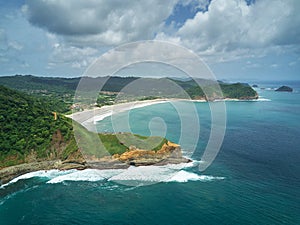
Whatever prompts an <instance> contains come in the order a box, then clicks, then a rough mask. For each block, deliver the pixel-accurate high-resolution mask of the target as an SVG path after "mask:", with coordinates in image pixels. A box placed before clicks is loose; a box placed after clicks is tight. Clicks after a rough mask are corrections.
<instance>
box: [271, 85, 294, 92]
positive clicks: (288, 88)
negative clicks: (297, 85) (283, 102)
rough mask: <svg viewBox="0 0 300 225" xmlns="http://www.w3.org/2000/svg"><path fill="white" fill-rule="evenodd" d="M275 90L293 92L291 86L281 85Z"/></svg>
mask: <svg viewBox="0 0 300 225" xmlns="http://www.w3.org/2000/svg"><path fill="white" fill-rule="evenodd" d="M275 91H285V92H293V88H291V87H289V86H281V87H280V88H278V89H276V90H275Z"/></svg>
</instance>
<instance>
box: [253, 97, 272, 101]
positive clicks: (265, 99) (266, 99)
mask: <svg viewBox="0 0 300 225" xmlns="http://www.w3.org/2000/svg"><path fill="white" fill-rule="evenodd" d="M253 101H256V102H270V101H271V99H268V98H258V99H255V100H253Z"/></svg>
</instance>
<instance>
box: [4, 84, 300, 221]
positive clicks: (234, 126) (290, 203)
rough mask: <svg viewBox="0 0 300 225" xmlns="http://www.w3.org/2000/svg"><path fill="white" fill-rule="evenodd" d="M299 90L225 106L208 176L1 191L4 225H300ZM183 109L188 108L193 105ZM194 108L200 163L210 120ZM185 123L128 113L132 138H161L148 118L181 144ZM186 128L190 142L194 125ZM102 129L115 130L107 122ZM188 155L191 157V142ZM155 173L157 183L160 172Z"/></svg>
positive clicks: (165, 107)
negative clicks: (220, 139) (218, 143)
mask: <svg viewBox="0 0 300 225" xmlns="http://www.w3.org/2000/svg"><path fill="white" fill-rule="evenodd" d="M299 84H300V83H295V82H294V83H293V84H292V87H293V88H294V92H293V93H282V92H274V91H272V90H260V89H257V90H258V92H259V94H260V96H262V97H263V98H265V99H270V100H271V101H257V102H226V108H227V111H226V112H227V113H226V116H227V126H226V134H225V138H224V142H223V145H222V147H221V149H220V152H219V154H218V155H217V157H216V159H215V161H214V162H213V163H212V164H211V166H210V167H208V169H207V170H205V171H204V172H199V170H198V167H188V168H183V169H181V170H180V171H181V172H182V171H184V172H185V173H183V174H181V178H185V177H184V176H186V177H187V179H189V178H188V177H189V176H194V179H189V181H187V182H180V181H182V180H180V179H179V180H176V179H173V181H166V180H164V182H158V183H155V184H153V185H146V186H139V187H136V186H126V185H123V184H122V183H120V182H116V181H113V180H108V178H105V179H98V181H78V176H77V177H76V178H77V181H75V180H76V179H73V181H67V180H64V179H62V180H64V181H63V182H58V183H55V182H53V183H47V182H48V181H49V180H51V179H52V178H56V179H57V177H59V176H61V175H62V174H53V175H51V176H50V175H49V174H48V176H40V177H33V178H30V179H24V180H19V181H17V182H15V183H13V184H10V185H8V186H6V187H4V188H2V189H0V224H1V225H2V224H3V225H5V224H300V148H299V146H300V85H299ZM263 85H264V86H265V87H278V84H273V86H272V84H263ZM263 85H262V86H263ZM181 104H182V108H184V109H185V108H187V105H186V104H194V103H189V102H183V103H181ZM216 104H217V103H216ZM195 106H196V109H197V113H198V115H199V122H200V134H199V136H200V139H199V142H198V143H197V147H196V151H195V152H194V153H193V154H192V155H191V157H192V158H193V159H195V160H197V161H199V160H200V159H201V155H202V153H203V150H204V148H205V146H206V144H207V140H208V138H209V133H210V129H211V126H210V122H211V121H210V120H211V119H210V111H209V107H208V104H207V103H195ZM124 115H125V114H124ZM124 115H122V114H120V115H118V118H116V121H117V122H116V123H118V124H121V123H122V121H123V119H124V117H123V116H124ZM180 116H188V115H186V114H185V111H184V110H183V111H182V115H178V114H177V113H176V111H175V110H174V108H173V107H172V105H170V104H160V105H152V106H149V107H146V108H139V109H135V110H131V112H130V127H131V129H132V130H131V131H133V132H134V133H139V134H145V135H149V134H150V132H151V131H150V130H152V132H154V134H159V132H161V130H160V129H161V128H162V127H161V126H159V125H157V124H156V122H159V121H152V122H153V123H152V125H151V126H150V128H149V121H151V118H153V117H159V118H161V119H163V120H164V122H165V125H166V126H165V127H166V131H167V132H166V134H167V138H169V139H170V140H172V141H175V142H178V141H179V140H180V131H181V129H180ZM187 126H188V128H189V129H190V130H191V135H188V137H190V138H193V129H194V127H196V125H195V124H194V123H191V124H187ZM98 128H99V130H101V131H111V130H112V125H111V122H110V120H109V119H105V120H104V121H102V122H100V123H99V124H98ZM158 128H160V129H158ZM125 130H126V129H125ZM183 148H184V150H186V151H188V148H189V139H188V138H187V140H186V141H183ZM150 169H151V168H150ZM167 172H168V171H167ZM57 173H58V172H57ZM108 173H109V172H108ZM152 174H153V176H155V177H156V178H157V179H159V176H160V175H159V174H158V175H157V174H155V171H154V172H152ZM144 175H145V177H146V178H147V176H148V175H147V174H144ZM196 175H197V177H196V178H195V176H196ZM201 175H206V176H207V177H204V178H203V177H201ZM79 176H83V177H85V178H86V177H88V176H89V175H88V174H87V173H86V174H79ZM107 176H108V177H114V175H111V174H110V175H107ZM73 178H74V177H73ZM123 178H124V179H128V176H123ZM218 178H222V179H218ZM71 180H72V179H71Z"/></svg>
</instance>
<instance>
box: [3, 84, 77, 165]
mask: <svg viewBox="0 0 300 225" xmlns="http://www.w3.org/2000/svg"><path fill="white" fill-rule="evenodd" d="M76 150H77V146H76V143H75V139H74V137H73V131H72V121H71V120H70V119H68V118H65V117H64V116H62V115H60V114H57V117H56V118H55V115H54V112H53V111H52V108H51V103H49V102H47V101H44V100H42V99H40V98H35V97H33V96H29V95H27V94H24V93H21V92H17V91H14V90H11V89H8V88H6V87H3V86H0V168H1V167H5V166H9V165H15V164H19V163H22V162H28V161H35V160H39V159H65V158H66V157H67V156H68V155H69V154H70V153H72V152H75V151H76Z"/></svg>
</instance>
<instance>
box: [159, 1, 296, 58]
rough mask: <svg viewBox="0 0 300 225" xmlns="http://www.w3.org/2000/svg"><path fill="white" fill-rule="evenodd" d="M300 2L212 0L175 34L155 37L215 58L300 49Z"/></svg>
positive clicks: (249, 55)
mask: <svg viewBox="0 0 300 225" xmlns="http://www.w3.org/2000/svg"><path fill="white" fill-rule="evenodd" d="M299 10H300V1H298V0H286V1H281V0H274V1H268V0H260V1H256V2H255V3H254V4H251V5H247V4H246V2H245V1H244V0H212V2H211V4H210V5H209V7H208V11H206V12H198V13H196V15H195V16H194V18H192V19H189V20H187V21H186V22H185V23H184V25H183V26H182V27H181V28H180V29H179V30H178V31H177V32H176V33H174V34H172V35H166V34H165V33H159V34H158V35H157V37H156V38H157V39H162V40H170V41H172V40H174V39H175V40H177V43H178V42H180V43H181V44H183V45H184V46H187V47H189V48H191V49H193V50H195V51H196V52H198V53H200V54H201V55H202V56H205V57H208V58H209V57H210V56H212V55H213V56H214V57H213V58H214V60H216V58H217V60H218V61H226V60H235V59H237V58H240V57H251V55H253V56H255V57H261V56H264V55H265V54H267V53H269V52H272V51H278V48H277V47H278V46H280V51H283V52H284V51H290V50H293V51H294V50H295V49H299V44H300V29H299V27H300V14H299Z"/></svg>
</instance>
